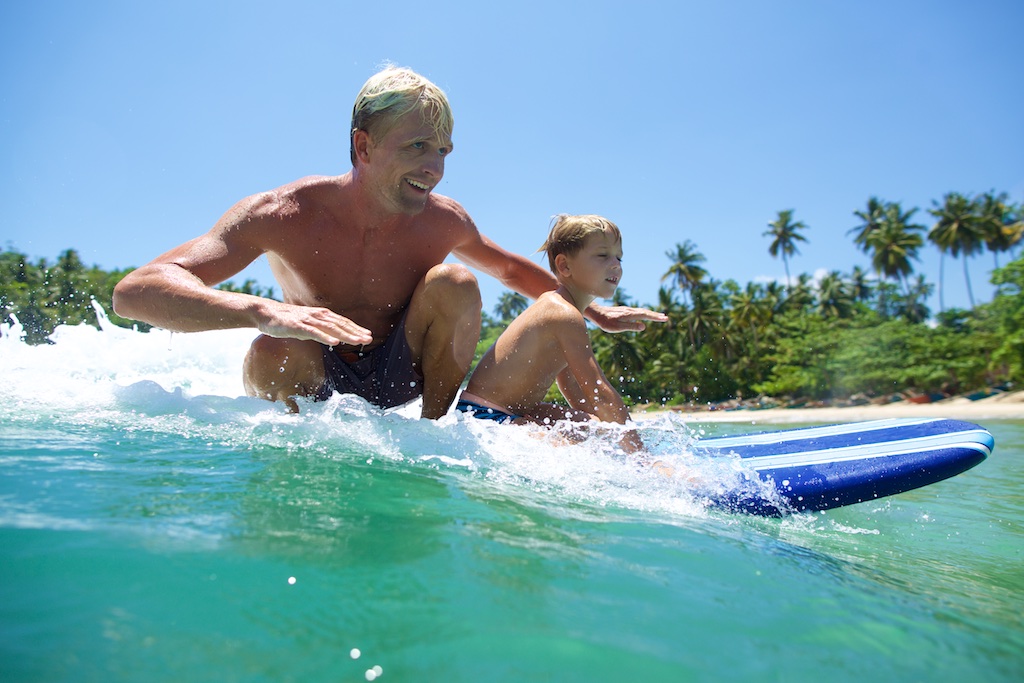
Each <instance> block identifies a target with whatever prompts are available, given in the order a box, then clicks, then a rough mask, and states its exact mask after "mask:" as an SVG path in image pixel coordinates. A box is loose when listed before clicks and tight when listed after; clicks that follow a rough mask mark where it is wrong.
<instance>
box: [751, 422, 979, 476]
mask: <svg viewBox="0 0 1024 683" xmlns="http://www.w3.org/2000/svg"><path fill="white" fill-rule="evenodd" d="M986 434H987V432H984V431H982V430H978V431H977V432H975V435H976V437H977V438H976V439H965V438H964V437H965V436H966V434H964V433H958V434H948V435H942V436H938V437H922V438H916V439H906V440H903V441H890V442H886V443H882V444H866V445H863V446H846V447H839V448H824V449H820V450H813V451H804V452H800V453H786V454H784V455H762V456H753V457H750V458H749V459H747V460H746V461H745V462H744V465H745V466H748V467H753V468H754V469H756V470H758V471H760V470H764V469H771V468H775V467H790V466H794V465H821V464H825V463H830V462H843V461H847V460H863V459H865V458H879V457H884V458H890V457H899V456H902V455H907V454H909V453H926V452H930V451H938V450H945V449H949V448H968V449H972V450H976V451H978V452H979V453H982V454H984V455H985V457H988V456H989V455H990V454H991V452H992V447H991V445H988V444H986V443H985V442H984V441H983V440H982V437H983V435H986Z"/></svg>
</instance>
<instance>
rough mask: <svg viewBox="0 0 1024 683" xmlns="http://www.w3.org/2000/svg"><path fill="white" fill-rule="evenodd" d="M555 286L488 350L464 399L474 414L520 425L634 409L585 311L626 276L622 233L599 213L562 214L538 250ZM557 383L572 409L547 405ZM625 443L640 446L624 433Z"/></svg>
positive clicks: (612, 417)
mask: <svg viewBox="0 0 1024 683" xmlns="http://www.w3.org/2000/svg"><path fill="white" fill-rule="evenodd" d="M541 249H542V250H543V251H546V252H547V255H548V263H549V265H550V267H551V271H552V272H553V273H554V274H555V277H556V279H557V280H558V288H557V289H556V290H555V291H553V292H547V293H545V294H542V295H541V296H540V298H539V299H537V301H536V303H534V304H533V305H532V306H530V307H529V308H528V309H526V311H525V312H524V313H523V314H522V315H520V316H519V317H518V318H516V319H515V320H514V321H512V324H511V325H509V327H508V329H506V330H505V331H504V332H503V333H502V334H501V336H500V337H499V338H498V341H497V342H495V343H494V345H493V346H492V347H491V348H490V349H488V351H487V353H485V354H484V356H483V358H481V359H480V363H479V364H478V365H477V367H476V370H474V372H473V374H472V376H471V377H470V380H469V385H468V386H467V387H466V389H465V391H463V392H462V395H461V396H460V399H459V403H458V409H459V410H460V411H462V412H468V413H470V414H472V415H473V416H474V417H478V418H481V419H492V420H496V421H499V422H514V423H516V424H525V423H540V424H550V423H552V422H554V421H557V420H572V421H589V420H595V419H596V420H600V421H603V422H615V423H618V424H626V422H628V421H629V411H628V409H627V408H626V405H625V403H623V401H622V397H621V396H619V394H618V392H616V391H615V389H614V388H613V387H612V385H611V384H610V383H609V382H608V379H607V377H605V374H604V372H602V370H601V368H600V366H598V364H597V360H596V359H595V358H594V352H593V350H592V349H591V347H590V337H589V335H588V333H587V325H586V322H585V320H584V317H583V311H584V309H586V308H587V306H589V305H590V304H591V302H593V301H594V300H595V299H598V298H602V299H607V298H610V297H611V296H612V295H613V294H614V293H615V289H616V288H617V287H618V285H619V280H620V279H621V277H622V236H621V234H620V232H619V229H618V227H616V225H615V224H614V223H612V222H611V221H609V220H607V219H605V218H602V217H600V216H589V215H586V216H569V215H561V216H558V217H557V218H556V220H555V224H554V226H553V227H552V229H551V232H550V234H549V235H548V239H547V241H546V242H545V243H544V246H543V247H541ZM552 382H557V384H558V388H559V390H560V391H561V392H562V395H563V396H564V397H565V399H566V401H567V402H568V404H569V407H568V408H567V407H565V406H558V405H554V404H551V403H545V402H544V396H545V394H546V393H547V390H548V388H549V387H550V386H551V384H552ZM622 446H623V447H624V448H625V449H626V450H628V451H631V452H632V451H636V450H639V449H640V448H642V447H643V443H642V442H641V440H640V437H639V436H638V435H637V434H636V432H633V431H630V432H627V434H626V436H625V438H624V439H623V440H622Z"/></svg>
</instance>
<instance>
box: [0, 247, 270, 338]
mask: <svg viewBox="0 0 1024 683" xmlns="http://www.w3.org/2000/svg"><path fill="white" fill-rule="evenodd" d="M129 272H131V269H130V268H129V269H126V270H113V271H105V270H102V269H100V268H99V267H98V266H95V265H94V266H86V265H85V264H83V263H82V260H81V258H80V257H79V255H78V252H77V251H75V250H74V249H67V250H65V251H63V252H61V253H60V255H59V256H58V257H57V260H56V262H54V263H49V262H48V261H47V260H46V259H39V260H38V261H35V262H33V261H31V260H30V259H29V258H28V256H26V255H25V254H22V253H20V252H17V251H14V250H11V249H8V250H7V251H4V252H3V253H0V322H4V323H11V322H13V319H12V316H14V317H17V319H18V322H19V323H21V325H22V327H23V328H24V330H25V333H24V340H25V342H26V343H28V344H48V343H50V339H49V337H50V335H51V334H53V331H54V330H55V329H56V328H57V326H58V325H78V324H80V323H86V324H89V325H93V326H94V327H98V326H99V321H98V320H97V319H96V312H95V310H94V309H93V307H92V301H93V300H95V301H96V303H98V304H99V305H100V306H102V307H103V310H105V311H106V313H107V316H108V317H109V318H110V322H112V323H114V324H115V325H119V326H121V327H133V326H134V327H137V328H138V329H139V330H142V331H146V330H149V329H150V326H149V325H147V324H146V323H142V322H137V321H133V320H127V319H125V318H122V317H120V316H118V315H117V314H116V313H114V307H113V305H112V303H111V301H112V299H113V296H114V287H115V286H116V285H117V283H118V282H120V281H121V280H122V279H123V278H124V276H125V275H127V274H128V273H129ZM221 288H222V289H227V290H229V291H236V292H245V293H248V294H255V295H257V296H267V297H271V298H272V297H273V289H272V288H268V289H266V290H261V289H260V288H259V287H257V286H256V283H255V282H254V281H252V280H247V281H246V282H245V283H243V285H242V286H241V287H236V286H235V285H234V284H233V283H231V282H227V283H224V284H223V285H221Z"/></svg>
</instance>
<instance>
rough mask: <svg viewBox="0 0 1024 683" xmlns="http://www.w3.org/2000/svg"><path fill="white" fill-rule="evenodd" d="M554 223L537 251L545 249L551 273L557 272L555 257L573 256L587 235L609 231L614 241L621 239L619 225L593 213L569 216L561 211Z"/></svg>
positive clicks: (581, 246) (580, 247)
mask: <svg viewBox="0 0 1024 683" xmlns="http://www.w3.org/2000/svg"><path fill="white" fill-rule="evenodd" d="M553 220H554V225H552V226H551V232H550V233H548V239H547V241H546V242H544V244H543V245H541V248H540V249H538V250H537V251H546V252H547V254H548V266H549V267H550V268H551V272H552V273H557V272H558V270H557V269H556V268H555V257H556V256H558V255H559V254H565V255H566V256H573V255H575V254H578V253H579V251H580V249H582V248H583V243H584V242H585V241H586V239H587V237H589V236H591V235H593V234H595V233H599V232H605V231H606V230H607V231H608V232H611V234H612V236H613V237H615V239H616V241H618V242H621V241H622V233H621V232H619V227H618V226H617V225H615V224H614V223H612V222H611V221H610V220H608V219H607V218H602V217H601V216H594V215H583V216H570V215H569V214H565V213H561V214H558V215H557V216H555V217H554V219H553Z"/></svg>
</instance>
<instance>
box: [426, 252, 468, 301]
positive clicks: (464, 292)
mask: <svg viewBox="0 0 1024 683" xmlns="http://www.w3.org/2000/svg"><path fill="white" fill-rule="evenodd" d="M424 284H425V286H426V293H427V294H428V295H429V296H432V298H435V299H439V300H440V301H442V302H445V303H449V304H458V305H459V306H466V307H472V306H475V307H476V308H477V309H478V310H479V308H480V305H481V300H480V285H479V284H477V281H476V276H475V275H473V273H471V272H470V270H469V268H467V267H466V266H463V265H461V264H459V263H442V264H439V265H436V266H434V267H433V268H431V269H430V271H429V272H428V273H427V276H426V278H425V282H424Z"/></svg>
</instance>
